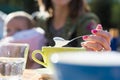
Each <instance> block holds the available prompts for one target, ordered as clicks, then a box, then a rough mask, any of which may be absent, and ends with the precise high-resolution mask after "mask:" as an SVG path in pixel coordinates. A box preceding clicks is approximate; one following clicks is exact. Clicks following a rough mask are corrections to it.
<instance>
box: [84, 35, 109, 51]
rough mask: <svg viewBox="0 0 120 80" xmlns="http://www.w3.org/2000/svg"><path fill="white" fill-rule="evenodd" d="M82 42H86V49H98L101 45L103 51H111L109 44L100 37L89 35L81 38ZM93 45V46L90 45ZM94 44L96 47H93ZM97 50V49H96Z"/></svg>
mask: <svg viewBox="0 0 120 80" xmlns="http://www.w3.org/2000/svg"><path fill="white" fill-rule="evenodd" d="M83 40H85V41H86V46H87V47H90V46H91V47H95V46H97V47H100V46H98V44H99V45H101V46H102V47H103V48H104V49H105V50H111V48H110V44H109V43H108V42H107V41H106V39H104V38H102V37H101V36H96V35H91V36H83ZM92 44H93V45H92ZM95 44H96V45H95ZM97 50H98V49H97Z"/></svg>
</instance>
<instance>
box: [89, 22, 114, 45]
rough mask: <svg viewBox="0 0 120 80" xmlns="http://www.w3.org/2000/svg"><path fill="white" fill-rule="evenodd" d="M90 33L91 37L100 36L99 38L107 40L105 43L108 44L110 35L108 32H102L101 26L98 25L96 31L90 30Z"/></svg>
mask: <svg viewBox="0 0 120 80" xmlns="http://www.w3.org/2000/svg"><path fill="white" fill-rule="evenodd" d="M91 32H92V34H93V35H97V36H101V37H103V38H105V39H106V40H107V42H109V44H110V41H111V37H112V36H111V35H110V33H109V32H107V31H103V30H102V26H101V25H100V24H98V26H97V27H96V29H94V30H92V31H91Z"/></svg>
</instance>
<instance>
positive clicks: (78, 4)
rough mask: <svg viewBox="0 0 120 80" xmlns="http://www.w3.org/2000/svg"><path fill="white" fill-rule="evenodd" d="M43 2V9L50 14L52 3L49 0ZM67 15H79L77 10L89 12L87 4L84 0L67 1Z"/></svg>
mask: <svg viewBox="0 0 120 80" xmlns="http://www.w3.org/2000/svg"><path fill="white" fill-rule="evenodd" d="M43 4H44V5H45V10H46V11H48V12H49V13H50V14H53V13H52V11H51V10H53V4H52V2H51V0H43ZM69 9H70V10H69V11H70V13H69V16H70V17H71V18H76V17H77V16H78V15H79V12H89V11H90V9H89V6H88V4H87V3H86V1H85V0H71V2H70V3H69Z"/></svg>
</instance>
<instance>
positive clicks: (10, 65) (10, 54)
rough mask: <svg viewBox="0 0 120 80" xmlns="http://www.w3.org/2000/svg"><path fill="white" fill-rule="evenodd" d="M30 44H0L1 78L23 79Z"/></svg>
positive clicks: (5, 79) (0, 79) (1, 79)
mask: <svg viewBox="0 0 120 80" xmlns="http://www.w3.org/2000/svg"><path fill="white" fill-rule="evenodd" d="M28 48H29V45H28V44H22V43H4V44H0V80H22V75H23V70H24V69H25V66H26V61H27V56H28Z"/></svg>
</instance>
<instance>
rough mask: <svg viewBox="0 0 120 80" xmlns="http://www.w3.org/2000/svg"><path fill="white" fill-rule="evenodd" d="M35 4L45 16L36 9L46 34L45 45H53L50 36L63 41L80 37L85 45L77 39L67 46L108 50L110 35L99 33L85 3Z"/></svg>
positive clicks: (67, 0)
mask: <svg viewBox="0 0 120 80" xmlns="http://www.w3.org/2000/svg"><path fill="white" fill-rule="evenodd" d="M38 3H39V5H40V7H42V13H43V10H44V13H46V14H49V16H48V15H44V14H41V10H40V14H41V15H40V16H39V22H38V25H39V26H40V27H42V28H43V29H44V30H45V32H46V38H47V45H48V46H54V45H55V43H54V41H53V37H56V36H59V37H63V38H64V39H67V40H70V39H72V38H75V37H77V36H83V37H82V38H83V40H84V41H85V42H82V40H81V39H78V40H76V41H73V42H72V43H70V44H68V45H67V46H71V47H79V46H80V45H82V46H83V47H84V48H86V49H87V50H92V51H101V50H102V51H103V49H104V50H111V48H110V40H111V35H110V33H108V32H107V31H104V30H103V28H102V25H101V24H99V23H100V21H99V19H98V17H97V16H96V15H95V14H93V13H92V12H91V11H90V8H89V6H88V4H87V2H86V1H85V0H38ZM40 9H41V8H40ZM97 24H98V25H97ZM96 26H97V27H96ZM91 33H92V34H91ZM81 42H82V43H81Z"/></svg>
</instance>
